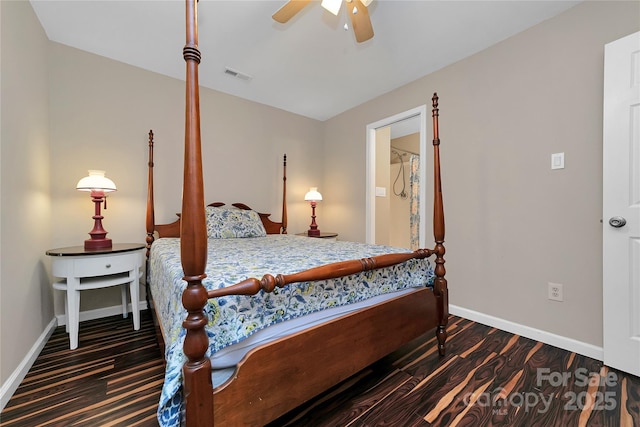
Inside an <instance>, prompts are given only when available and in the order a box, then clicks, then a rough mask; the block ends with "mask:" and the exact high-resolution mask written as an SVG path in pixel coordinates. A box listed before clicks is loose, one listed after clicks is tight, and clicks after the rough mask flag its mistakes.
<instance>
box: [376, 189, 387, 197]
mask: <svg viewBox="0 0 640 427" xmlns="http://www.w3.org/2000/svg"><path fill="white" fill-rule="evenodd" d="M376 197H387V187H376Z"/></svg>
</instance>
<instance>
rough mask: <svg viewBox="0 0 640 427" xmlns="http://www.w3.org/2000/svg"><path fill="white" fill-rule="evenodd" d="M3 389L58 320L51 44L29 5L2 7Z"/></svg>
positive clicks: (0, 226)
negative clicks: (50, 265) (51, 250)
mask: <svg viewBox="0 0 640 427" xmlns="http://www.w3.org/2000/svg"><path fill="white" fill-rule="evenodd" d="M0 10H1V11H2V12H1V24H0V26H1V30H2V34H1V40H2V46H1V52H2V78H1V88H0V91H1V92H2V118H1V124H0V126H1V128H2V131H1V136H0V160H1V168H0V198H1V200H2V202H1V204H2V209H1V210H0V229H1V230H2V240H1V241H0V360H1V362H2V363H0V383H2V384H4V383H5V381H6V380H7V378H8V377H9V376H10V375H11V374H12V373H13V371H14V370H15V369H16V367H17V366H18V364H19V363H20V362H21V361H22V359H23V358H24V357H25V355H26V354H27V352H28V351H29V349H30V348H31V347H32V346H33V344H34V343H35V342H36V340H37V339H38V337H39V336H40V335H41V334H42V332H43V331H44V330H45V328H46V326H47V324H48V323H49V322H51V320H52V319H53V307H52V304H51V299H52V297H51V294H52V291H51V285H50V284H49V279H48V276H47V271H46V267H45V264H44V262H43V261H44V260H43V255H44V251H45V250H46V249H47V248H48V245H49V244H50V243H51V219H50V218H51V198H50V195H49V178H50V171H49V165H50V161H49V135H48V133H49V130H48V123H49V118H48V112H47V60H46V59H47V56H46V52H47V45H48V40H47V38H46V36H45V34H44V31H42V28H41V27H40V24H39V22H38V20H37V19H36V16H35V14H34V13H33V10H32V9H31V6H30V5H29V3H27V2H14V1H2V2H0Z"/></svg>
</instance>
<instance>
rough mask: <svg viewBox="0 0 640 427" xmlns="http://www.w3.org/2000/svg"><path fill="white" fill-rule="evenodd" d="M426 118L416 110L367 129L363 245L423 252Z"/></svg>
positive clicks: (422, 110)
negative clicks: (365, 243)
mask: <svg viewBox="0 0 640 427" xmlns="http://www.w3.org/2000/svg"><path fill="white" fill-rule="evenodd" d="M426 114H427V107H426V105H422V106H419V107H416V108H414V109H411V110H409V111H405V112H403V113H399V114H397V115H395V116H392V117H388V118H386V119H383V120H380V121H377V122H375V123H371V124H369V125H367V177H366V183H367V193H366V239H367V243H374V244H381V245H390V246H397V247H405V248H407V249H417V248H418V247H425V243H426V231H425V230H426V224H429V223H430V222H429V220H430V218H429V217H427V205H430V204H429V203H426V202H427V201H428V199H427V197H425V196H426V191H425V188H426V186H425V183H426V182H427V181H426V170H427V167H426V164H425V163H426V161H425V160H426V159H425V158H424V157H425V156H424V155H423V153H426V152H427V151H426Z"/></svg>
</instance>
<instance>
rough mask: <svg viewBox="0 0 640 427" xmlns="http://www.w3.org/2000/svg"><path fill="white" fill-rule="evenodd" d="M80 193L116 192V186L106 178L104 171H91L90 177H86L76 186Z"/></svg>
mask: <svg viewBox="0 0 640 427" xmlns="http://www.w3.org/2000/svg"><path fill="white" fill-rule="evenodd" d="M76 190H79V191H94V190H97V191H104V192H105V193H106V192H109V191H116V190H117V189H116V184H115V183H114V182H113V181H111V180H110V179H109V178H107V177H106V176H104V171H99V170H89V176H85V177H84V178H82V179H81V180H80V181H78V184H77V185H76Z"/></svg>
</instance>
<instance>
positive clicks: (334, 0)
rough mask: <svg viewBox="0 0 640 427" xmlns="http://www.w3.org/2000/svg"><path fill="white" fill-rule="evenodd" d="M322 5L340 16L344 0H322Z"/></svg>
mask: <svg viewBox="0 0 640 427" xmlns="http://www.w3.org/2000/svg"><path fill="white" fill-rule="evenodd" d="M321 5H322V7H323V8H325V9H326V10H328V11H329V12H331V13H333V14H334V15H336V16H338V12H340V6H342V0H322V3H321Z"/></svg>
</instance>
